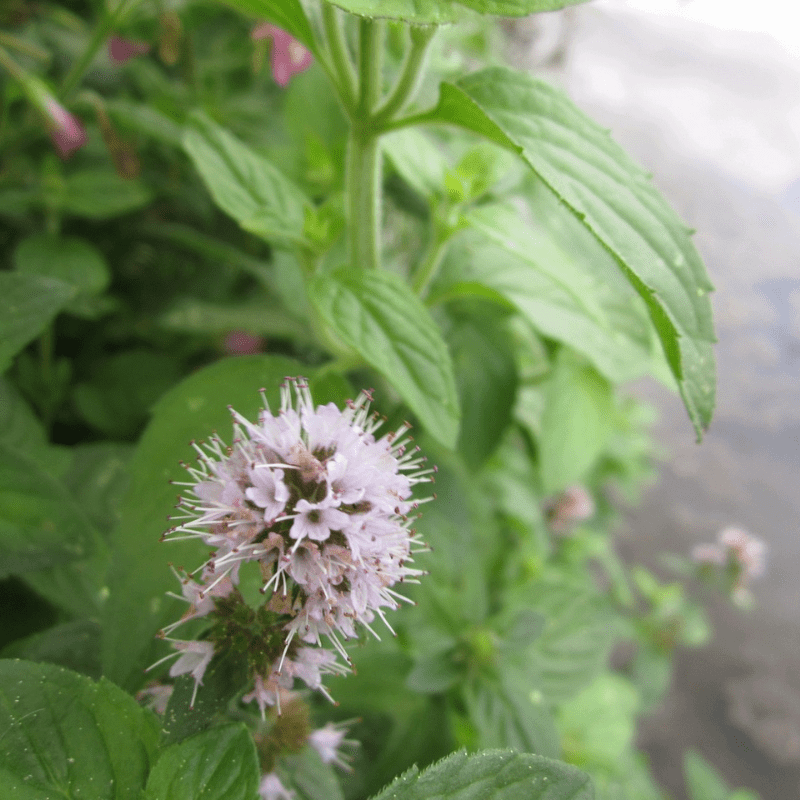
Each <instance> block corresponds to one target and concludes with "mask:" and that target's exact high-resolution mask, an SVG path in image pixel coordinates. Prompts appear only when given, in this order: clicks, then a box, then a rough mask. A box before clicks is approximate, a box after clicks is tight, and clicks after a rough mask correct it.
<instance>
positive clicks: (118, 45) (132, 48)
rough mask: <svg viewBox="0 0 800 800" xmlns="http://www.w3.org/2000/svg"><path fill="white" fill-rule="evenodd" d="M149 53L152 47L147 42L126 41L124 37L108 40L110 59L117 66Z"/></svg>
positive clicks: (113, 37)
mask: <svg viewBox="0 0 800 800" xmlns="http://www.w3.org/2000/svg"><path fill="white" fill-rule="evenodd" d="M149 52H150V45H149V44H148V43H147V42H140V41H135V40H134V39H125V38H124V37H123V36H112V37H111V38H110V39H109V40H108V57H109V58H110V59H111V60H112V61H114V62H115V63H117V64H124V63H125V62H126V61H130V60H131V59H132V58H136V56H143V55H144V54H145V53H149Z"/></svg>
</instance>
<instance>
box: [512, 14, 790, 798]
mask: <svg viewBox="0 0 800 800" xmlns="http://www.w3.org/2000/svg"><path fill="white" fill-rule="evenodd" d="M797 20H800V0H749V1H748V2H744V1H743V0H683V2H681V0H595V2H590V3H586V4H585V5H578V6H572V7H570V8H568V9H566V10H564V11H562V12H558V13H553V14H542V15H540V18H539V19H535V20H534V21H533V22H531V23H529V24H530V28H528V29H526V28H525V27H524V26H523V25H522V23H520V26H519V28H521V33H520V34H519V39H520V44H521V45H524V47H520V51H521V52H522V57H521V63H523V64H525V65H526V66H528V67H530V68H532V69H536V70H538V71H539V72H540V73H542V72H545V73H546V75H547V77H548V78H549V79H550V80H553V81H555V82H557V83H558V84H560V85H561V86H562V87H563V88H564V90H565V91H566V93H567V94H568V95H569V96H570V97H571V98H572V99H573V100H574V101H575V103H576V104H577V105H578V106H579V107H580V108H581V109H583V110H584V111H585V112H586V113H587V114H588V115H589V116H591V117H593V118H594V119H595V120H597V121H598V122H599V123H600V124H601V125H604V126H606V127H608V128H609V129H610V130H611V133H612V136H613V138H614V139H615V140H616V141H617V142H619V143H620V144H621V145H622V146H623V147H624V149H625V150H627V151H628V152H629V153H630V154H631V155H632V156H633V158H634V159H635V160H636V161H638V162H639V163H641V164H642V165H643V166H644V167H645V168H646V169H648V170H649V171H651V172H652V173H653V179H654V181H655V184H656V186H657V187H658V188H659V189H660V190H661V191H662V192H663V193H664V194H665V196H666V197H667V198H668V200H669V202H670V204H671V205H672V206H673V207H674V208H675V209H676V210H677V212H678V214H679V216H681V217H682V218H683V219H684V220H685V222H686V223H687V224H688V225H689V226H690V227H692V228H695V229H697V234H696V236H695V243H696V245H697V247H698V249H699V250H700V252H701V254H702V256H703V259H704V261H705V262H706V265H707V267H708V270H709V273H710V276H711V279H712V283H713V284H714V285H715V286H716V289H717V291H716V292H715V293H714V295H712V298H711V299H712V302H713V304H714V317H715V327H716V333H717V336H718V339H719V344H718V345H717V347H716V356H717V362H718V375H719V379H718V394H717V408H716V412H715V416H714V420H713V422H712V424H711V428H710V430H709V432H708V433H707V435H706V437H705V439H704V442H703V444H702V445H701V446H699V447H698V446H697V445H695V444H694V441H693V437H692V435H691V431H690V430H689V426H688V423H687V421H686V415H685V412H684V411H683V409H682V408H681V404H680V401H679V400H678V399H677V398H676V397H674V396H671V395H669V394H668V393H667V392H666V391H665V390H662V389H661V388H660V387H658V386H655V385H653V384H643V385H640V386H638V387H636V390H637V392H639V393H640V395H641V396H643V397H646V398H647V399H649V400H651V401H653V402H654V403H655V404H656V405H657V406H658V408H659V411H660V413H661V421H660V423H659V424H658V426H657V428H656V431H655V435H656V436H657V438H658V440H659V441H660V442H661V443H662V444H663V445H664V446H666V447H667V448H668V449H669V451H670V453H671V455H670V457H669V458H668V459H667V461H666V462H665V463H664V464H663V469H662V474H661V480H660V482H659V483H658V485H657V486H656V487H654V488H653V490H652V491H651V492H650V493H649V494H648V495H647V497H646V499H645V502H644V504H643V505H642V506H641V508H639V509H638V510H635V511H631V512H630V513H629V514H628V515H627V528H626V531H625V532H624V533H623V535H622V537H621V539H622V543H621V550H623V555H624V556H625V557H626V558H628V559H629V560H630V561H632V562H641V563H647V564H650V565H651V566H653V567H654V568H655V569H656V570H658V569H659V564H660V561H659V554H660V553H663V552H665V551H672V552H676V553H682V554H687V553H689V552H691V549H692V547H693V546H695V545H696V544H698V543H701V542H708V541H712V540H713V539H714V537H715V536H716V533H717V532H718V531H719V530H720V529H722V528H724V527H727V526H730V525H735V526H738V527H742V528H745V529H747V530H749V531H751V532H752V533H754V534H755V535H757V536H758V537H759V538H761V539H763V540H764V541H765V542H766V544H767V546H768V548H769V557H768V562H767V573H766V575H765V576H764V577H763V578H761V579H760V580H758V581H755V582H754V583H753V586H752V589H753V593H754V595H755V597H756V606H755V608H754V609H753V610H752V611H751V612H750V613H749V614H746V615H745V614H743V613H741V612H740V611H736V610H734V609H732V608H731V607H730V606H729V605H727V604H726V603H725V602H723V601H722V600H720V599H718V598H715V597H714V596H711V597H709V598H708V599H707V602H708V603H709V606H710V610H711V616H712V619H713V623H714V629H715V635H714V638H713V640H712V641H711V642H710V643H709V644H708V645H707V646H706V647H705V648H703V649H702V650H699V651H693V652H684V651H681V652H679V654H678V658H677V662H676V667H677V669H676V678H675V681H674V684H673V690H672V692H671V693H670V694H669V696H668V698H667V700H666V703H665V705H664V707H663V708H662V709H661V710H660V711H659V712H657V713H656V714H655V715H654V716H653V717H652V718H650V719H649V721H648V722H647V723H646V724H645V725H644V727H643V728H642V731H641V739H640V742H641V744H642V745H643V746H644V747H645V748H646V750H647V752H648V753H649V754H650V756H651V757H652V760H653V761H652V763H653V766H654V769H655V771H656V774H657V775H658V777H659V780H661V781H662V783H663V785H664V786H665V787H667V788H668V789H669V790H670V796H671V797H673V798H674V799H675V800H679V799H680V800H685V798H686V793H685V790H684V787H683V778H682V775H681V762H682V758H683V753H684V751H685V750H686V749H687V748H694V749H697V750H698V751H700V752H701V753H702V755H703V756H705V757H706V758H708V759H709V760H710V761H711V763H713V764H714V765H715V766H716V767H717V768H718V769H720V770H721V771H722V772H723V773H724V774H725V776H726V778H727V780H728V781H729V782H730V783H731V785H733V786H750V787H752V788H754V789H756V790H757V791H759V793H760V795H761V798H762V800H795V798H800V638H799V637H798V614H799V613H800V581H798V577H797V576H798V575H800V549H798V546H797V541H798V520H800V493H799V492H798V486H800V379H798V375H800V23H798V21H797ZM526 58H527V60H526ZM664 577H665V578H667V579H668V578H669V575H668V574H665V575H664Z"/></svg>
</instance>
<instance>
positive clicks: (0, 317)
mask: <svg viewBox="0 0 800 800" xmlns="http://www.w3.org/2000/svg"><path fill="white" fill-rule="evenodd" d="M74 296H75V289H74V288H73V287H72V286H68V285H67V284H66V283H64V282H63V281H59V280H55V279H53V278H45V277H42V276H39V275H20V274H18V273H14V272H0V372H5V370H6V369H7V368H8V366H9V365H10V364H11V359H12V358H13V357H14V356H15V355H16V354H17V353H18V352H19V351H20V350H22V348H23V347H25V345H26V344H28V342H30V341H32V340H33V339H35V338H36V337H37V336H38V335H39V334H40V333H41V332H42V331H43V330H44V329H45V328H46V327H47V326H48V325H49V324H50V322H51V321H52V320H53V318H54V317H55V315H56V314H58V312H59V311H61V309H62V308H64V306H66V305H67V303H69V301H70V300H71V299H72V298H73V297H74Z"/></svg>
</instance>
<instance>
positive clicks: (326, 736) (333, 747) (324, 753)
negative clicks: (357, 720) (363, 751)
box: [308, 722, 358, 772]
mask: <svg viewBox="0 0 800 800" xmlns="http://www.w3.org/2000/svg"><path fill="white" fill-rule="evenodd" d="M349 724H350V723H348V722H340V723H339V724H338V725H335V724H334V723H332V722H329V723H328V724H327V725H325V727H323V728H318V729H317V730H315V731H312V732H311V733H310V734H309V736H308V743H309V744H310V745H311V746H312V747H313V748H314V749H315V750H316V751H317V752H318V753H319V757H320V758H321V759H322V763H323V764H336V766H338V767H341V768H342V769H343V770H346V771H348V772H350V771H351V767H350V765H349V764H348V763H347V760H346V758H345V756H344V754H343V753H342V747H343V746H348V747H358V742H357V741H355V740H354V739H347V738H345V737H346V736H347V728H348V726H349Z"/></svg>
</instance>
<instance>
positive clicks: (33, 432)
mask: <svg viewBox="0 0 800 800" xmlns="http://www.w3.org/2000/svg"><path fill="white" fill-rule="evenodd" d="M0 444H2V445H6V446H8V447H11V448H13V449H14V450H17V451H20V452H24V453H27V454H28V455H29V456H30V457H31V458H33V460H34V461H39V462H40V463H41V461H42V459H43V458H44V457H45V455H46V453H47V449H48V444H47V434H46V433H45V430H44V427H43V426H42V423H41V422H40V421H39V419H38V418H37V417H36V415H35V414H34V413H33V411H32V410H31V408H30V406H28V404H27V403H26V402H25V400H23V398H22V396H21V395H20V394H19V392H18V391H17V390H16V388H15V387H14V384H12V383H11V382H10V381H8V380H6V379H5V378H0Z"/></svg>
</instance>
